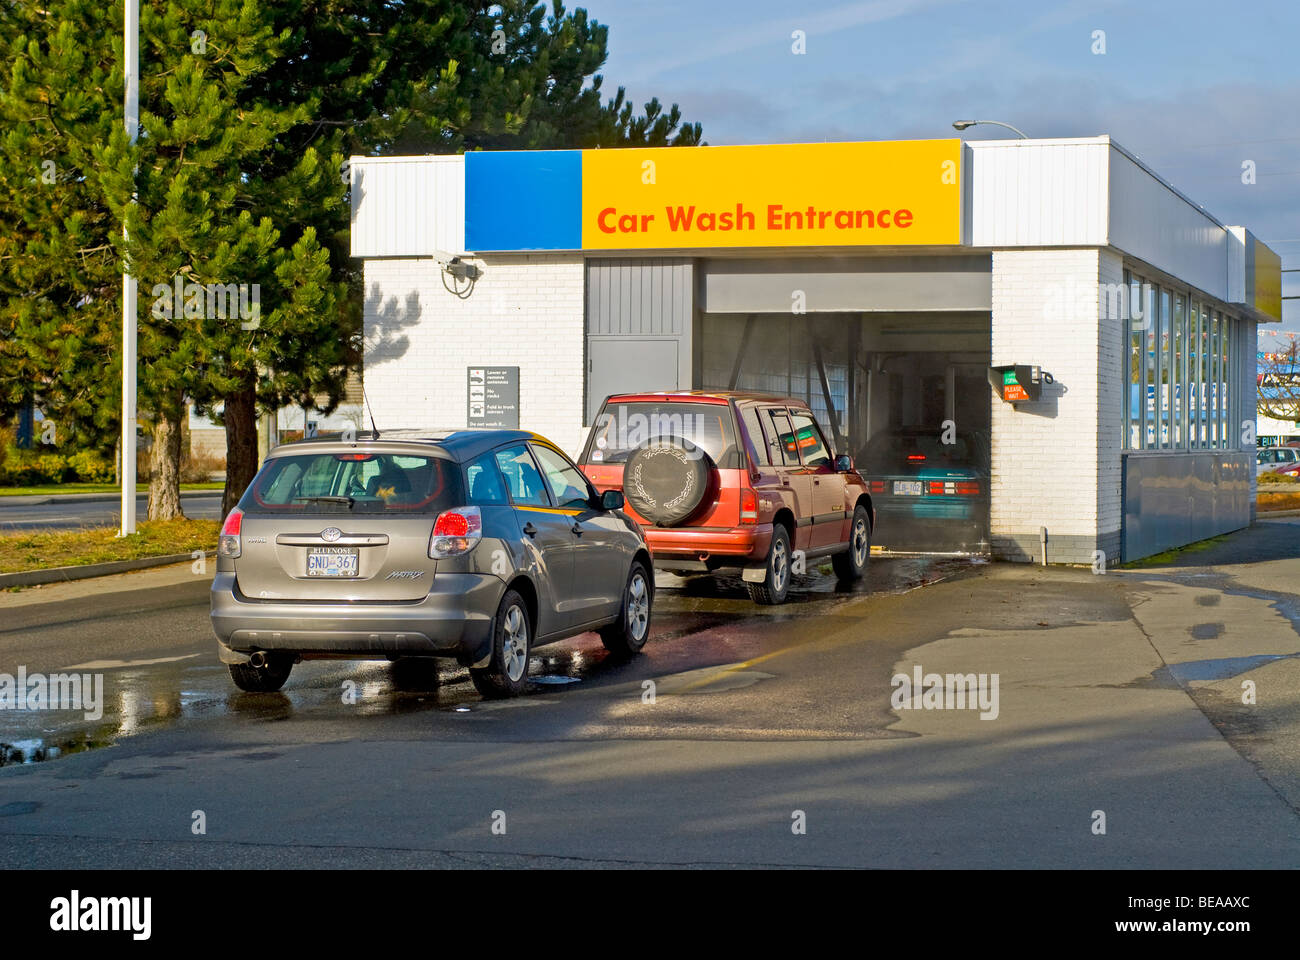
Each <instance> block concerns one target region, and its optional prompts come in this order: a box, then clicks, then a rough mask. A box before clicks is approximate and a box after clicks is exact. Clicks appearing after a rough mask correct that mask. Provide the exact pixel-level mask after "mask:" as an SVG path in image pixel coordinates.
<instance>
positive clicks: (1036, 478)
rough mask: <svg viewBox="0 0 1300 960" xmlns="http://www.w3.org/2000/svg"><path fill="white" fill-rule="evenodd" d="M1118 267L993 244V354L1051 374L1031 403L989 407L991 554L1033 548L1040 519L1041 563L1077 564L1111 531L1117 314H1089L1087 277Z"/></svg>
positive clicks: (1115, 522) (1103, 257)
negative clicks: (1045, 558) (1010, 544)
mask: <svg viewBox="0 0 1300 960" xmlns="http://www.w3.org/2000/svg"><path fill="white" fill-rule="evenodd" d="M1120 271H1121V262H1120V258H1119V257H1118V256H1116V255H1114V254H1111V253H1109V252H1106V251H1102V250H1098V249H1096V248H1091V249H1027V250H995V251H994V252H993V330H992V362H993V364H994V365H1000V364H1011V363H1027V364H1037V365H1038V366H1040V367H1042V369H1043V370H1044V371H1045V372H1047V373H1050V374H1051V375H1052V376H1053V377H1054V378H1055V381H1056V382H1055V383H1054V384H1050V385H1044V387H1043V398H1044V399H1043V400H1041V401H1040V402H1038V403H1025V404H1019V405H1017V406H1012V405H1011V404H1009V403H1004V402H1002V400H1001V399H995V401H994V403H993V427H992V451H991V452H992V478H991V488H992V502H991V505H990V507H991V515H990V528H991V529H990V533H991V536H992V538H993V541H994V545H995V551H996V550H997V545H998V542H999V539H1000V538H1002V539H1004V540H1009V539H1014V540H1017V541H1019V542H1021V543H1026V542H1030V543H1033V544H1034V545H1035V546H1034V547H1033V549H1032V554H1033V555H1035V556H1036V555H1037V546H1036V543H1037V540H1038V532H1039V528H1040V527H1043V526H1045V527H1047V528H1048V537H1049V557H1050V559H1052V560H1061V561H1072V562H1088V561H1090V560H1091V554H1092V550H1093V549H1095V548H1096V544H1097V543H1098V541H1099V540H1102V539H1105V535H1106V534H1112V535H1113V534H1115V533H1116V532H1117V531H1118V530H1119V527H1120V512H1121V509H1122V508H1121V504H1120V459H1119V441H1120V436H1119V428H1118V426H1115V424H1117V422H1118V416H1119V410H1120V407H1119V403H1120V397H1122V391H1121V387H1120V384H1119V377H1120V363H1121V360H1120V349H1121V346H1122V343H1121V337H1120V335H1119V329H1118V323H1119V321H1118V320H1109V321H1100V322H1099V319H1098V318H1099V316H1100V313H1101V310H1102V307H1103V304H1102V303H1101V298H1100V297H1099V295H1098V294H1099V292H1098V281H1099V279H1102V280H1105V281H1107V282H1110V281H1112V280H1113V281H1114V282H1117V283H1118V282H1119V281H1120V280H1121V272H1120ZM1111 327H1114V329H1111ZM1112 408H1113V409H1112ZM1112 539H1115V538H1113V537H1112ZM1115 543H1116V545H1117V544H1118V541H1117V539H1115ZM1108 552H1109V551H1108Z"/></svg>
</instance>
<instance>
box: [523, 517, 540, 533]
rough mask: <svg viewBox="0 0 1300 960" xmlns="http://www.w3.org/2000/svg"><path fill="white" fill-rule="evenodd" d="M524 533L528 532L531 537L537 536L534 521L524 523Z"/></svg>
mask: <svg viewBox="0 0 1300 960" xmlns="http://www.w3.org/2000/svg"><path fill="white" fill-rule="evenodd" d="M524 533H526V534H528V536H530V537H535V536H537V528H536V527H534V526H533V521H531V520H529V521H528V522H527V523H525V524H524Z"/></svg>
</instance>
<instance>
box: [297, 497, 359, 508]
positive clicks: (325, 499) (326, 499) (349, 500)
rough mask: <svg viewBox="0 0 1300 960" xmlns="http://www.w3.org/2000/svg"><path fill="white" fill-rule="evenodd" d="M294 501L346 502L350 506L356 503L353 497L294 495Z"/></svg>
mask: <svg viewBox="0 0 1300 960" xmlns="http://www.w3.org/2000/svg"><path fill="white" fill-rule="evenodd" d="M293 499H294V501H295V502H296V501H298V500H306V501H308V502H310V503H346V504H347V505H348V506H349V507H350V506H352V505H353V504H354V503H356V501H355V500H353V499H352V498H351V497H294V498H293Z"/></svg>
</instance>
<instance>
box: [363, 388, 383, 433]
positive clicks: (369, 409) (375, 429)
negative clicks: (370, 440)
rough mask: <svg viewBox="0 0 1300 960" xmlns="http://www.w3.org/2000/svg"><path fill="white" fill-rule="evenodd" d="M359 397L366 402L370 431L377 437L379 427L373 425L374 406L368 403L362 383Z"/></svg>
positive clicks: (368, 399)
mask: <svg viewBox="0 0 1300 960" xmlns="http://www.w3.org/2000/svg"><path fill="white" fill-rule="evenodd" d="M361 399H362V400H364V401H365V402H366V413H368V414H369V415H370V431H371V433H373V434H374V435H375V439H376V440H378V439H379V428H378V427H377V426H375V408H374V407H372V406H371V405H370V398H369V397H367V396H366V388H365V385H364V384H363V385H362V387H361Z"/></svg>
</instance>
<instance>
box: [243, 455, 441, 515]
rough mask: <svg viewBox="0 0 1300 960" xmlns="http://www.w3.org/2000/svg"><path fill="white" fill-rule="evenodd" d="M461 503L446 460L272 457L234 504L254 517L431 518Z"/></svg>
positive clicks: (401, 456) (318, 456) (412, 457)
mask: <svg viewBox="0 0 1300 960" xmlns="http://www.w3.org/2000/svg"><path fill="white" fill-rule="evenodd" d="M461 502H462V498H461V483H460V469H459V467H457V465H456V464H455V463H454V462H452V461H451V460H450V459H447V458H445V457H436V456H410V455H407V454H395V453H304V454H300V455H296V456H286V457H272V458H270V459H268V460H267V461H266V465H265V466H263V467H262V470H261V472H259V473H258V475H257V476H256V477H255V478H254V480H253V483H252V484H251V485H250V486H249V488H248V490H247V491H245V493H244V496H243V497H242V498H241V499H240V501H239V506H240V509H242V510H243V511H244V512H245V513H249V514H258V513H270V514H281V513H284V514H288V513H292V514H295V515H311V514H318V513H321V514H337V513H353V514H375V513H405V514H411V513H429V514H436V513H440V512H441V511H443V510H445V509H447V508H449V507H455V506H459V505H460V504H461Z"/></svg>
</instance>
